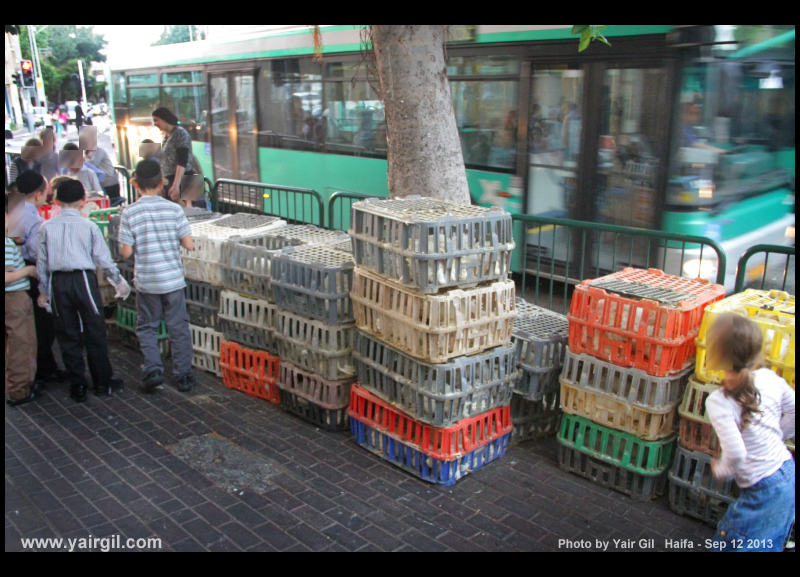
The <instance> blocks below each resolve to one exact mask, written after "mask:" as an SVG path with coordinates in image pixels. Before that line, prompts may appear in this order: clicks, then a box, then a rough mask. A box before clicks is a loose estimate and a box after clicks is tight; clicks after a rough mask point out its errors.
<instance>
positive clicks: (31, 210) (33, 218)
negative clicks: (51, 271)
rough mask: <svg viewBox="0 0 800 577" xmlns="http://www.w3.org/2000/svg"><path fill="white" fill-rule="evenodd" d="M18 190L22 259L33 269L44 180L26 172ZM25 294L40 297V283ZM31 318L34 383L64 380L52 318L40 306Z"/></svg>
mask: <svg viewBox="0 0 800 577" xmlns="http://www.w3.org/2000/svg"><path fill="white" fill-rule="evenodd" d="M16 182H17V188H18V189H19V191H20V192H21V193H22V194H24V195H25V209H24V212H23V215H22V222H23V225H24V227H25V235H24V237H23V245H22V258H23V259H25V264H26V265H28V266H34V267H35V266H36V257H37V256H38V254H39V227H41V226H42V223H44V219H43V218H42V217H41V216H40V215H39V207H40V206H44V203H45V201H46V200H47V181H46V180H45V179H44V177H43V176H42V175H41V174H39V173H38V172H34V171H32V170H26V171H25V172H23V173H22V174H20V175H19V176H18V177H17V181H16ZM30 284H31V287H30V289H28V294H29V295H30V297H31V301H36V299H37V298H38V297H39V283H38V281H36V280H34V281H32V282H31V283H30ZM33 319H34V321H35V323H36V341H37V342H38V348H37V353H36V380H37V381H53V380H60V379H63V378H65V376H66V375H65V374H64V373H63V372H62V371H61V370H59V368H58V364H57V363H56V358H55V356H54V355H53V342H55V340H56V329H55V325H54V324H53V315H51V314H50V313H48V312H47V311H46V310H45V309H43V308H42V307H33Z"/></svg>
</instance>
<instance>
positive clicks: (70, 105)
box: [67, 100, 78, 123]
mask: <svg viewBox="0 0 800 577" xmlns="http://www.w3.org/2000/svg"><path fill="white" fill-rule="evenodd" d="M76 106H78V101H77V100H67V122H71V123H74V122H75V107H76Z"/></svg>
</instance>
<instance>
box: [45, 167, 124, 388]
mask: <svg viewBox="0 0 800 577" xmlns="http://www.w3.org/2000/svg"><path fill="white" fill-rule="evenodd" d="M56 199H57V200H58V203H59V204H60V205H61V214H59V215H58V216H57V217H55V218H52V219H50V220H48V221H47V222H45V223H44V224H43V225H42V226H41V228H40V229H39V255H38V258H37V259H36V271H37V273H38V276H39V292H40V294H39V298H38V302H37V304H38V305H39V306H41V307H44V308H50V310H52V312H53V316H54V318H55V327H56V338H57V339H58V345H59V347H60V348H61V357H62V360H63V361H64V367H65V368H66V370H67V376H68V379H69V381H70V397H72V399H73V400H74V401H75V402H78V403H81V402H83V401H85V400H86V398H87V396H88V393H87V391H88V382H87V380H86V375H85V364H84V360H83V354H84V347H85V349H86V352H87V357H88V361H89V373H90V374H91V377H92V384H93V385H94V391H95V394H96V395H97V396H104V395H110V394H111V393H112V391H115V390H119V389H121V388H122V381H121V380H120V379H116V378H114V377H113V371H112V368H111V361H110V360H109V358H108V342H107V340H106V322H105V315H104V314H103V300H102V298H101V297H100V290H99V288H98V285H97V275H96V274H95V270H96V268H98V267H99V268H101V269H102V270H103V272H104V273H105V274H106V277H107V278H108V279H109V282H110V283H111V284H112V285H113V286H114V288H115V289H116V291H117V292H116V295H115V296H117V297H118V298H123V299H125V298H127V297H128V295H129V294H130V292H131V289H130V287H129V286H128V283H127V282H125V279H124V278H122V275H121V274H120V272H119V269H118V268H117V265H116V264H114V262H113V261H112V260H111V253H109V251H108V246H107V245H106V242H105V239H104V238H103V233H102V232H100V228H99V227H98V226H97V223H95V222H94V221H92V220H89V219H87V218H83V217H81V214H80V212H79V211H80V209H81V208H82V206H83V204H85V202H86V191H85V190H84V188H83V185H82V184H81V183H80V181H77V180H68V181H66V182H62V183H61V184H60V185H59V186H58V191H57V193H56Z"/></svg>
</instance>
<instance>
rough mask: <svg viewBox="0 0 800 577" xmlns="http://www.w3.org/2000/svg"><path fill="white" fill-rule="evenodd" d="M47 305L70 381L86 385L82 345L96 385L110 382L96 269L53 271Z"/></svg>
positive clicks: (104, 324) (106, 342) (109, 365)
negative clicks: (51, 314)
mask: <svg viewBox="0 0 800 577" xmlns="http://www.w3.org/2000/svg"><path fill="white" fill-rule="evenodd" d="M87 289H88V290H87ZM50 305H51V307H52V310H53V315H54V317H55V327H56V336H57V337H58V345H59V347H61V358H62V359H63V361H64V368H65V369H66V370H67V372H68V373H69V380H70V383H72V384H82V385H87V386H88V383H87V381H86V374H85V373H86V370H85V365H84V362H83V349H84V347H85V348H86V352H87V358H88V359H89V374H90V375H91V376H92V383H94V386H95V389H97V388H103V387H107V386H109V381H110V380H111V377H112V369H111V361H110V360H109V359H108V341H107V340H106V321H105V316H104V315H103V300H102V298H100V290H99V289H98V287H97V276H96V275H95V271H93V270H87V271H82V270H76V271H69V272H58V271H57V272H54V273H53V280H52V287H51V297H50ZM81 328H83V333H81Z"/></svg>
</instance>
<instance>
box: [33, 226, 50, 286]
mask: <svg viewBox="0 0 800 577" xmlns="http://www.w3.org/2000/svg"><path fill="white" fill-rule="evenodd" d="M38 253H39V255H38V256H37V257H36V276H37V277H39V296H40V297H41V296H45V297H49V296H50V271H49V267H48V262H47V227H46V226H40V227H39V250H38Z"/></svg>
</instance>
